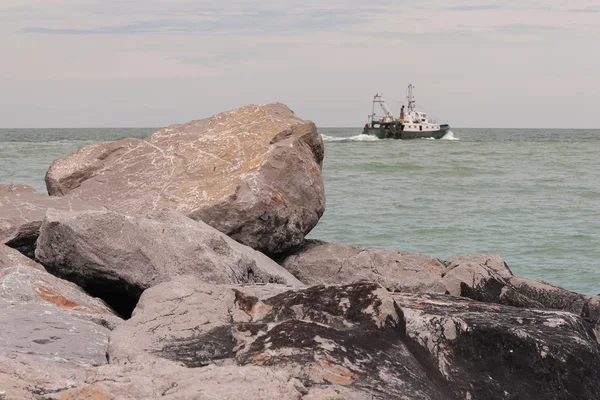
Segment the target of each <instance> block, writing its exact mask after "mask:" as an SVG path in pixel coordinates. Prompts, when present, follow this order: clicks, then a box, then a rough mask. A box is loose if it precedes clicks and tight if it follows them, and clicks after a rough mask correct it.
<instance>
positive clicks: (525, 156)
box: [0, 128, 600, 294]
mask: <svg viewBox="0 0 600 400" xmlns="http://www.w3.org/2000/svg"><path fill="white" fill-rule="evenodd" d="M155 130H156V129H154V128H148V129H59V130H58V129H56V130H55V129H46V130H6V129H5V130H0V183H24V184H28V185H31V186H33V187H35V188H36V189H38V190H39V191H42V192H45V185H44V174H45V172H46V170H47V168H48V166H49V165H50V163H51V162H52V161H53V160H54V159H55V158H58V157H60V156H62V155H65V154H68V153H71V152H73V151H75V150H77V149H78V148H80V147H83V146H85V145H87V144H91V143H96V142H100V141H106V140H117V139H120V138H123V137H145V136H148V135H149V134H151V133H152V132H154V131H155ZM453 131H454V132H453V133H454V137H455V138H457V139H458V140H436V141H434V140H413V141H394V140H367V139H369V138H368V137H363V136H362V135H360V129H343V128H335V129H321V133H322V134H323V135H324V139H325V145H326V157H325V163H324V171H323V173H324V177H325V185H326V190H327V211H326V212H325V215H324V216H323V218H322V219H321V221H320V222H319V225H318V226H317V228H316V229H315V230H314V231H313V232H312V233H311V235H310V237H312V238H318V239H323V240H327V241H335V242H343V243H350V244H356V245H360V246H368V247H379V248H394V249H402V250H408V251H415V252H422V253H428V254H432V255H435V256H437V257H440V258H446V257H449V256H451V255H454V254H459V253H474V252H495V253H498V254H501V255H502V256H503V257H504V258H505V260H506V261H507V263H508V264H509V265H510V267H511V268H512V269H513V272H514V273H515V274H518V275H522V276H527V277H532V278H535V279H543V280H547V281H550V282H554V283H558V284H560V285H562V286H564V287H566V288H568V289H571V290H574V291H578V292H583V293H587V294H597V293H599V292H600V267H599V266H598V260H600V168H599V167H600V161H598V160H599V159H600V157H599V155H600V130H599V131H589V130H587V131H578V130H571V131H569V130H501V129H493V130H486V129H454V130H453Z"/></svg>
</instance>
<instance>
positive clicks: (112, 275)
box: [36, 210, 302, 316]
mask: <svg viewBox="0 0 600 400" xmlns="http://www.w3.org/2000/svg"><path fill="white" fill-rule="evenodd" d="M36 257H37V258H38V259H39V260H40V262H41V263H42V264H43V265H45V266H46V269H47V270H48V271H49V272H51V273H53V274H55V275H57V276H60V277H62V278H65V279H68V280H70V281H72V282H75V283H77V284H78V285H80V286H81V287H83V288H84V289H85V290H86V291H87V292H89V293H91V294H93V295H95V296H98V297H101V298H103V299H105V300H106V301H107V302H108V303H109V304H110V305H111V306H113V307H114V308H115V309H116V310H117V311H119V312H120V313H121V314H122V315H124V316H128V315H129V314H130V313H131V311H132V310H133V308H134V307H135V304H136V303H137V300H138V298H139V296H140V294H141V293H142V292H143V291H144V290H145V289H148V288H150V287H152V286H155V285H157V284H159V283H161V282H166V281H169V280H171V279H173V278H175V277H177V276H180V275H195V276H197V277H199V278H200V279H201V280H202V281H203V282H208V283H220V284H226V283H280V284H289V285H298V286H301V285H302V283H301V282H300V281H298V280H297V279H296V278H294V277H293V276H292V275H291V274H290V273H289V272H287V271H286V270H285V269H284V268H282V267H281V266H280V265H278V264H277V263H275V262H274V261H272V260H271V259H269V258H268V257H267V256H265V255H263V254H261V253H259V252H257V251H255V250H253V249H251V248H250V247H247V246H244V245H242V244H240V243H238V242H236V241H234V240H233V239H231V238H229V237H228V236H226V235H224V234H223V233H221V232H219V231H217V230H216V229H214V228H212V227H210V226H208V225H207V224H205V223H203V222H201V221H194V220H192V219H189V218H187V217H185V216H184V215H181V214H179V213H177V212H173V211H170V212H164V213H158V214H155V215H153V216H152V219H150V218H146V217H140V216H126V215H123V214H119V213H115V212H112V211H86V212H79V213H76V212H63V211H57V210H49V211H48V213H47V215H46V218H45V219H44V222H43V224H42V227H41V230H40V237H39V239H38V245H37V249H36Z"/></svg>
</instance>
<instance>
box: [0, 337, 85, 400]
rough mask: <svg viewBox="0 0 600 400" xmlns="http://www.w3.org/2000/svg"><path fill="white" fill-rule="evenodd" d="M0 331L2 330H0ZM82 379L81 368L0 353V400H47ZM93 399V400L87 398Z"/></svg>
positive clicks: (36, 358) (38, 358)
mask: <svg viewBox="0 0 600 400" xmlns="http://www.w3.org/2000/svg"><path fill="white" fill-rule="evenodd" d="M0 329H1V328H0ZM84 379H85V371H84V369H83V368H82V367H81V366H76V365H73V364H66V363H60V362H53V361H52V362H49V361H47V360H43V359H41V358H40V357H38V356H36V355H23V354H6V353H5V352H4V351H2V352H0V399H2V400H40V399H43V400H46V399H48V400H49V399H52V398H53V397H52V396H51V394H53V393H57V392H61V391H64V390H67V389H70V388H73V387H75V385H76V384H77V383H78V382H82V381H83V380H84ZM90 400H93V399H90Z"/></svg>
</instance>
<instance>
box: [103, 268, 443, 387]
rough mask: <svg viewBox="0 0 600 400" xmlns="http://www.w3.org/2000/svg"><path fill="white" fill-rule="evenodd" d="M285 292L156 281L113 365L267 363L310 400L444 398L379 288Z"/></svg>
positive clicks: (120, 331)
mask: <svg viewBox="0 0 600 400" xmlns="http://www.w3.org/2000/svg"><path fill="white" fill-rule="evenodd" d="M282 290H283V288H281V287H274V286H273V287H267V288H260V287H231V286H210V285H203V284H202V283H201V282H199V281H197V280H195V279H193V278H179V279H177V280H174V281H172V282H169V283H165V284H162V285H159V286H156V287H154V288H151V289H149V290H147V291H146V292H144V294H143V295H142V298H141V299H140V302H139V305H138V307H137V308H136V310H135V312H134V314H133V317H132V318H131V319H130V320H128V321H127V322H125V323H124V324H122V325H120V326H119V327H118V328H117V329H116V330H115V331H114V332H113V334H112V336H111V341H110V346H109V359H110V362H111V363H116V364H119V365H129V364H130V363H133V364H140V363H149V362H152V361H153V360H155V359H167V360H171V361H173V362H177V363H179V364H180V365H183V366H186V367H188V368H192V369H197V368H199V369H202V368H206V367H207V366H210V365H213V364H217V365H237V366H241V367H243V368H247V367H257V366H262V367H263V370H264V371H265V372H267V371H279V372H285V373H286V374H288V375H289V376H291V377H293V378H296V379H297V380H298V381H299V382H300V387H304V389H302V392H303V394H305V395H306V396H308V397H306V399H346V398H348V399H352V398H354V399H389V398H406V399H446V398H447V397H445V395H444V390H445V387H444V385H443V384H442V385H438V384H437V383H436V382H432V381H431V380H430V378H429V376H428V374H427V373H426V372H425V371H424V370H423V369H422V368H421V365H420V363H419V361H418V360H417V359H416V358H414V357H413V356H412V355H411V353H410V352H409V351H408V349H407V348H406V347H405V345H404V344H403V342H402V341H401V337H400V329H399V328H400V327H399V326H398V315H397V313H396V310H395V306H394V303H393V301H391V298H390V296H389V294H388V293H387V292H386V291H385V289H383V288H382V287H381V286H379V285H375V284H373V283H361V284H353V285H347V286H314V287H311V288H306V289H298V290H287V291H283V292H281V291H282ZM273 291H275V292H281V293H279V294H275V295H272V293H273ZM440 386H441V387H440Z"/></svg>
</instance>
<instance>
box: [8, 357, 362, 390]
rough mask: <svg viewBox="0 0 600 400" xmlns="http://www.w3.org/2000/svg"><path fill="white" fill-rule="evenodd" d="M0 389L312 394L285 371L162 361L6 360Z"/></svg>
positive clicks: (27, 358) (29, 358)
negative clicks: (89, 364)
mask: <svg viewBox="0 0 600 400" xmlns="http://www.w3.org/2000/svg"><path fill="white" fill-rule="evenodd" d="M0 383H1V386H0V398H2V399H3V400H23V399H27V400H40V399H43V400H51V399H52V400H109V399H119V400H154V399H164V400H176V399H177V400H198V399H207V400H208V399H223V400H237V399H240V398H244V399H264V400H279V399H282V400H300V398H301V397H302V395H303V394H304V393H307V392H310V390H308V389H306V388H304V387H303V385H302V384H301V383H300V382H298V381H297V380H295V379H293V378H291V377H290V376H289V374H287V373H286V372H285V371H275V370H270V369H266V368H262V367H252V366H251V367H237V366H216V365H212V366H210V367H207V368H197V369H190V368H185V367H180V366H177V365H175V364H174V363H171V362H168V361H165V360H157V361H154V362H151V363H145V364H135V365H128V366H117V365H104V366H101V367H97V368H69V366H67V365H64V364H56V363H46V362H44V361H43V360H40V359H38V358H35V357H31V356H11V357H6V356H4V355H1V354H0ZM346 391H347V392H352V391H351V390H348V389H346ZM342 393H343V392H342ZM2 396H3V397H2ZM311 398H314V399H323V400H324V399H326V397H311ZM348 399H352V398H351V397H348Z"/></svg>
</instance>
